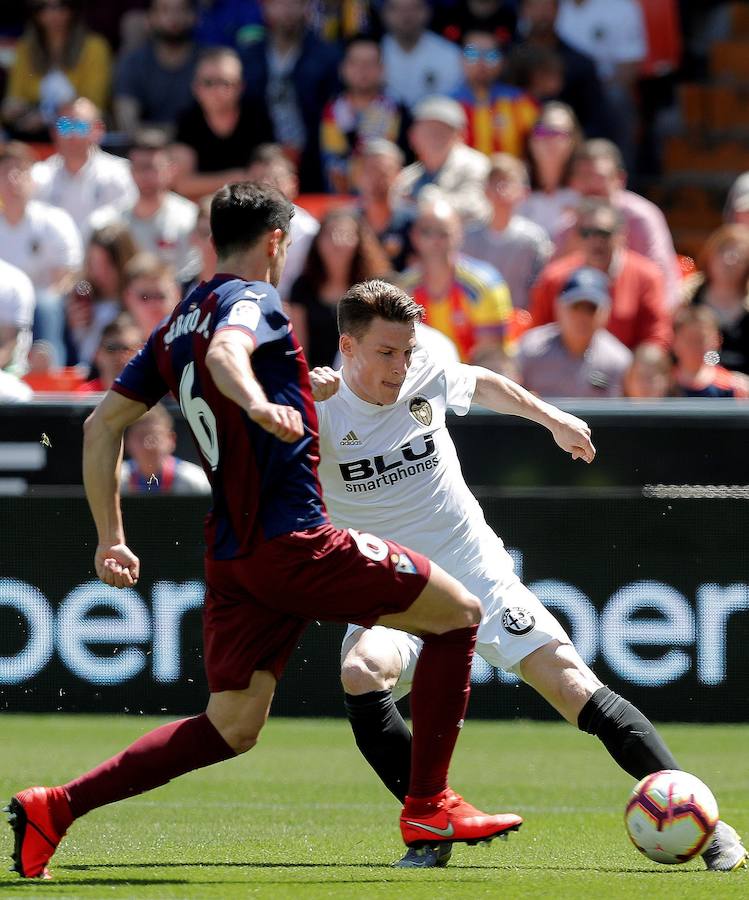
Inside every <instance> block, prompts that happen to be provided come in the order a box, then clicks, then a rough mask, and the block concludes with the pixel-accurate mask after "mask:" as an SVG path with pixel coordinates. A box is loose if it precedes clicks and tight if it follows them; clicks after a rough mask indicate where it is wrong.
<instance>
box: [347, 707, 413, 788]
mask: <svg viewBox="0 0 749 900" xmlns="http://www.w3.org/2000/svg"><path fill="white" fill-rule="evenodd" d="M344 705H345V707H346V715H347V716H348V720H349V722H350V723H351V729H352V730H353V732H354V737H355V738H356V746H357V747H358V748H359V750H361V753H362V756H363V757H364V759H366V761H367V762H368V763H369V764H370V766H372V768H373V769H374V770H375V772H376V773H377V775H378V776H379V778H380V780H381V781H382V783H383V784H384V785H385V787H386V788H387V789H388V790H389V791H391V793H393V794H395V796H396V797H397V798H398V799H399V800H400V801H401V803H402V802H403V801H404V800H405V798H406V794H407V793H408V784H409V781H410V778H411V732H410V731H409V730H408V726H407V725H406V723H405V722H404V721H403V716H402V715H401V714H400V712H399V710H398V707H397V706H396V705H395V701H394V700H393V695H392V693H391V692H390V691H370V692H369V693H368V694H360V695H359V696H355V695H353V694H346V695H345V701H344Z"/></svg>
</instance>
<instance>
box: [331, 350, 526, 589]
mask: <svg viewBox="0 0 749 900" xmlns="http://www.w3.org/2000/svg"><path fill="white" fill-rule="evenodd" d="M475 389H476V379H475V376H474V374H473V370H472V368H471V367H470V366H466V365H460V364H459V365H448V366H447V367H445V366H443V365H441V364H440V363H437V362H435V361H434V360H432V359H430V358H429V357H428V356H427V354H426V353H425V352H424V351H423V350H417V351H416V352H415V353H414V355H413V357H412V362H411V366H410V368H409V370H408V373H407V375H406V380H405V382H404V384H403V386H402V388H401V391H400V395H399V397H398V400H397V401H396V402H395V403H394V404H392V405H390V406H377V405H375V404H372V403H367V402H366V401H364V400H361V399H360V398H359V397H357V396H356V394H354V393H353V391H352V390H351V389H350V388H349V387H348V385H347V384H346V382H345V381H344V380H343V378H342V379H341V386H340V389H339V391H338V393H337V394H335V395H334V396H333V397H331V398H330V399H329V400H325V401H323V402H321V403H317V404H316V408H317V415H318V418H319V422H320V458H321V459H320V466H319V475H320V480H321V482H322V486H323V494H324V497H325V504H326V506H327V509H328V512H329V513H330V517H331V519H332V520H333V522H334V524H335V525H336V526H338V527H339V528H356V529H358V530H359V531H366V532H371V533H372V534H375V535H378V536H379V537H383V538H389V539H392V540H395V541H397V542H398V543H402V544H405V545H406V546H408V547H412V548H413V549H414V550H417V551H418V552H419V553H423V554H424V555H425V556H428V557H429V558H430V559H432V560H434V562H436V563H437V564H438V565H439V566H441V567H442V568H443V569H445V570H446V571H447V572H449V573H450V574H451V575H453V576H454V577H456V578H457V579H458V580H462V579H463V578H466V577H467V576H469V575H476V574H478V573H482V574H485V575H487V576H489V577H490V578H491V580H492V582H494V583H495V584H502V583H507V582H509V581H510V580H512V579H514V574H513V571H512V560H511V558H510V556H509V554H508V553H507V551H506V550H505V549H504V545H503V544H502V541H501V540H500V539H499V538H498V537H497V536H496V535H495V534H494V532H493V531H492V530H491V528H490V527H489V526H488V525H487V523H486V520H485V519H484V514H483V511H482V509H481V507H480V506H479V503H478V501H477V500H476V498H475V497H474V496H473V494H472V493H471V492H470V490H469V489H468V486H467V485H466V483H465V481H464V480H463V473H462V471H461V468H460V462H459V460H458V455H457V452H456V450H455V445H454V444H453V441H452V438H451V437H450V434H449V433H448V430H447V426H446V421H445V418H446V413H447V410H448V408H450V409H452V410H454V411H455V412H456V413H457V414H458V415H465V414H466V413H467V412H468V410H469V409H470V406H471V399H472V397H473V393H474V391H475Z"/></svg>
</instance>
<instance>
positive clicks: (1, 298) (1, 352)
mask: <svg viewBox="0 0 749 900" xmlns="http://www.w3.org/2000/svg"><path fill="white" fill-rule="evenodd" d="M35 303H36V301H35V299H34V285H33V284H32V283H31V280H30V279H29V277H28V276H27V275H25V274H24V273H23V272H22V271H21V270H20V269H17V268H16V267H15V266H12V265H10V263H7V262H4V261H3V260H2V259H0V373H2V372H5V373H7V374H10V375H23V374H24V372H25V371H26V368H27V365H28V356H29V347H31V333H32V327H33V325H34V306H35Z"/></svg>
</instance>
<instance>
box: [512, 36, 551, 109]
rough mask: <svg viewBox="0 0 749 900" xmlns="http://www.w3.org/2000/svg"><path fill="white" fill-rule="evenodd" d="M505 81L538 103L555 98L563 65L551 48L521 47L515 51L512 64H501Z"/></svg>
mask: <svg viewBox="0 0 749 900" xmlns="http://www.w3.org/2000/svg"><path fill="white" fill-rule="evenodd" d="M505 71H506V74H505V81H506V82H507V84H508V85H514V86H515V87H516V88H519V89H520V90H521V91H523V92H524V93H525V94H527V95H528V96H529V97H531V98H532V99H533V100H534V101H535V102H536V103H537V104H538V105H539V106H540V105H541V104H542V103H548V102H549V101H550V100H555V99H557V98H558V97H559V95H560V94H561V93H562V87H563V85H564V64H563V63H562V58H561V57H560V56H559V54H558V53H557V52H556V51H555V50H551V49H550V48H549V47H535V46H527V47H526V46H524V47H523V52H522V53H520V54H516V56H515V60H514V62H513V67H512V69H510V66H509V62H508V64H507V65H506V66H505Z"/></svg>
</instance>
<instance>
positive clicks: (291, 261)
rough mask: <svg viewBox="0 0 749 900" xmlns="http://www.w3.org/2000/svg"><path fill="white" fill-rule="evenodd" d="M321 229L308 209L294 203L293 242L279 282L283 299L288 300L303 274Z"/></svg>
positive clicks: (291, 235)
mask: <svg viewBox="0 0 749 900" xmlns="http://www.w3.org/2000/svg"><path fill="white" fill-rule="evenodd" d="M319 230H320V223H319V222H318V221H317V219H316V218H315V217H314V216H312V215H310V214H309V213H308V212H307V210H306V209H303V208H302V207H301V206H297V205H296V204H294V215H293V216H292V219H291V229H290V237H291V244H290V246H289V250H288V253H287V254H286V263H285V265H284V270H283V275H282V276H281V280H280V282H279V283H278V293H279V294H280V295H281V299H282V300H288V299H289V294H290V293H291V286H292V284H294V282H295V281H296V280H297V278H298V277H299V276H300V275H301V274H302V269H303V268H304V264H305V263H306V262H307V254H308V253H309V248H310V246H311V245H312V241H313V240H314V237H315V235H316V234H317V232H318V231H319Z"/></svg>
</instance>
